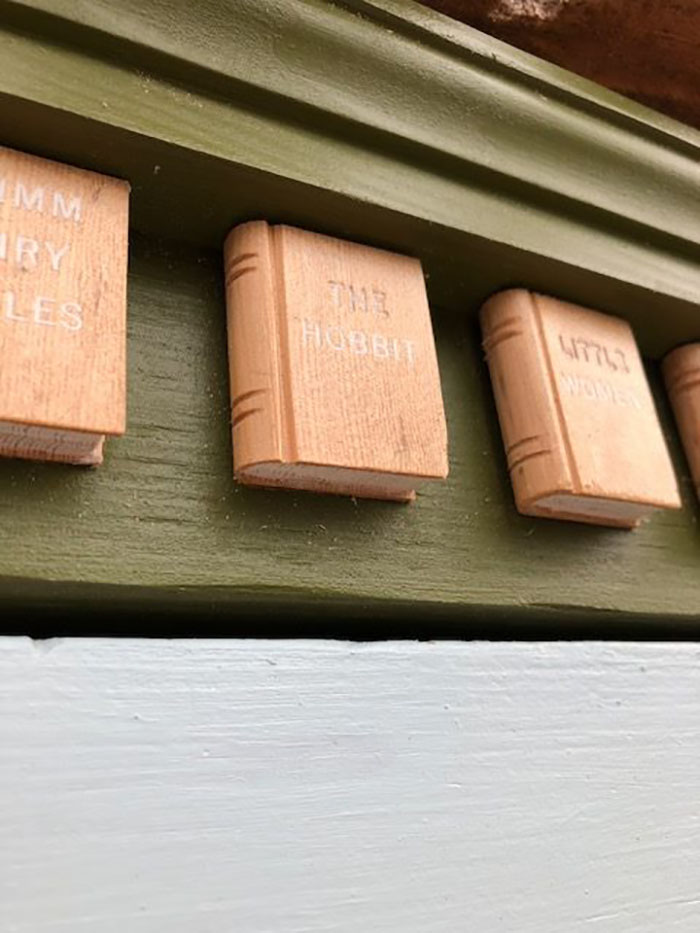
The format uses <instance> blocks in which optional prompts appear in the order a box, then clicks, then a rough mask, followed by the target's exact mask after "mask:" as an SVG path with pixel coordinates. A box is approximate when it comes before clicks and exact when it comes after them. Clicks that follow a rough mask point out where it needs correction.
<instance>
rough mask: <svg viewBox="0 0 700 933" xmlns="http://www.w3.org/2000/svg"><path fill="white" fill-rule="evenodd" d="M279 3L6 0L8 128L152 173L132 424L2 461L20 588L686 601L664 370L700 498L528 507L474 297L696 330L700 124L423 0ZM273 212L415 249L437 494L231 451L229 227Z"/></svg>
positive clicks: (688, 332)
mask: <svg viewBox="0 0 700 933" xmlns="http://www.w3.org/2000/svg"><path fill="white" fill-rule="evenodd" d="M256 10H257V13H256ZM224 11H225V13H226V16H227V17H228V18H227V19H225V20H222V16H223V15H224ZM265 12H266V17H264V22H263V21H261V19H260V4H257V5H256V4H253V3H252V2H248V0H245V2H241V3H240V4H235V5H231V4H224V3H221V2H217V0H206V2H205V0H203V2H202V3H200V4H196V5H195V4H184V3H180V2H178V0H168V2H165V0H159V2H157V3H156V2H150V3H147V4H146V3H135V2H134V3H131V2H126V0H125V2H123V3H121V4H120V10H119V14H120V15H119V16H118V17H115V15H114V11H113V10H112V6H111V5H110V4H107V3H103V2H99V0H98V2H94V3H90V4H72V3H67V2H62V0H41V2H40V0H36V2H9V0H0V53H1V54H2V60H3V68H2V69H1V70H0V121H2V122H0V142H1V143H4V144H7V145H14V146H16V147H18V148H25V149H27V150H28V151H32V152H36V153H38V154H40V155H47V156H52V157H55V158H61V159H64V160H66V161H71V162H74V163H75V164H79V165H84V166H85V167H88V168H94V169H97V170H101V171H107V172H111V173H114V174H117V175H121V176H123V177H127V178H129V180H130V181H131V182H132V185H133V195H132V222H133V227H134V232H133V236H132V245H131V258H130V270H131V271H130V280H129V424H128V433H127V435H126V436H125V437H124V438H121V439H118V440H113V441H110V442H109V444H108V448H107V456H106V461H105V464H104V466H103V467H102V468H100V469H98V470H95V471H89V470H81V469H75V468H69V467H61V466H55V465H50V466H49V465H40V464H32V463H25V462H20V461H4V462H1V463H0V515H1V517H0V522H1V523H2V527H3V529H4V547H3V550H2V558H1V563H0V572H1V574H2V578H1V581H0V599H1V600H2V601H3V602H4V604H5V606H9V605H10V604H11V603H17V604H18V603H20V602H22V601H26V600H27V599H30V600H34V601H35V602H36V603H37V604H38V603H41V602H42V600H43V601H44V602H46V601H49V602H50V603H51V604H52V605H53V606H54V607H60V606H63V607H64V608H70V607H71V606H78V605H83V606H85V605H88V606H92V608H93V610H95V611H96V612H98V613H99V611H100V608H101V606H106V605H110V604H115V605H120V606H125V607H142V608H154V607H157V608H159V609H161V610H169V609H172V610H176V609H177V608H178V607H183V606H185V607H192V608H200V609H201V608H205V609H208V610H209V612H210V613H211V614H212V615H214V614H222V613H223V614H224V616H226V615H229V616H231V617H232V618H233V617H234V616H235V614H236V611H237V610H242V608H243V607H245V608H251V607H254V608H255V607H257V608H258V610H259V611H261V612H271V613H274V612H277V611H280V610H281V609H283V608H287V609H288V608H290V607H299V608H303V609H304V610H305V611H308V612H310V613H314V612H317V613H319V614H325V615H327V614H328V612H329V610H332V611H335V612H341V611H343V612H352V611H353V610H357V611H358V612H367V611H371V612H373V613H376V614H384V615H386V616H387V617H389V616H391V614H392V613H394V614H395V615H396V614H399V613H403V612H405V611H406V610H407V609H408V608H412V609H414V610H415V609H416V608H417V609H419V610H424V611H426V612H432V613H434V614H436V615H442V616H443V617H445V618H447V617H450V618H453V619H454V620H456V622H457V624H458V623H459V620H460V619H467V618H471V619H475V618H476V617H477V616H478V615H486V616H490V617H493V618H497V617H498V618H510V619H519V620H524V621H525V622H527V620H528V619H530V618H534V617H535V616H536V615H537V616H542V615H543V614H544V615H545V616H547V617H549V618H550V619H552V618H553V619H555V620H560V622H561V626H562V630H564V629H563V627H564V626H565V625H566V623H567V620H569V619H572V618H587V619H589V620H590V619H593V620H599V621H597V622H595V624H597V625H598V631H599V633H601V634H604V632H605V626H606V625H607V624H608V623H610V622H611V621H612V622H613V623H614V624H615V625H618V626H619V624H620V622H621V620H622V621H623V622H624V620H628V621H629V622H630V625H633V624H635V622H634V620H647V621H648V620H652V622H653V620H656V623H657V624H658V625H659V626H661V625H668V626H675V627H676V630H680V628H682V627H685V628H686V629H689V630H693V628H694V627H695V626H697V623H698V622H699V621H700V573H699V572H698V571H699V567H700V533H699V531H698V525H697V519H698V506H697V504H696V503H695V502H694V500H693V498H692V495H691V491H690V483H689V479H688V475H687V468H686V465H685V463H684V460H683V457H682V455H681V454H680V452H679V448H678V442H677V438H676V435H675V431H674V429H673V427H672V424H671V421H670V418H669V415H668V410H667V405H666V401H665V398H664V396H663V393H662V392H660V391H659V392H658V402H659V407H660V411H661V413H662V418H663V422H664V426H665V429H666V433H667V436H668V439H669V444H670V446H671V449H672V452H673V455H674V458H675V461H676V465H677V471H678V475H679V477H680V481H681V487H682V492H683V495H684V508H683V510H682V511H680V512H678V513H668V514H665V515H658V516H656V517H654V518H653V519H652V520H651V521H650V522H649V523H648V524H646V525H645V526H644V527H642V528H640V529H639V530H637V531H635V532H632V533H625V532H619V531H612V530H605V529H597V528H592V527H586V526H580V525H574V524H569V523H557V522H548V521H544V520H541V521H534V520H531V519H527V518H524V517H522V516H519V515H518V514H517V513H516V512H515V510H514V507H513V503H512V497H511V492H510V487H509V483H508V478H507V473H506V468H505V461H504V457H503V453H502V446H501V442H500V438H499V434H498V427H497V422H496V416H495V410H494V407H493V402H492V398H491V392H490V388H489V385H488V378H487V373H486V370H485V367H484V363H483V360H482V355H481V351H480V348H479V335H478V329H477V325H476V318H475V312H476V310H477V308H478V306H479V304H480V302H481V301H482V300H483V298H484V297H486V296H487V295H488V294H489V293H490V292H492V291H494V290H495V289H497V288H503V287H506V286H509V285H518V284H522V285H527V286H529V287H532V288H538V289H541V290H545V291H549V292H550V293H553V294H558V295H561V296H562V297H565V298H569V299H572V300H575V301H579V302H581V303H584V304H590V305H592V306H594V307H598V308H601V309H603V310H609V311H614V312H616V313H619V314H623V315H624V316H626V317H628V318H629V319H630V320H631V321H632V322H633V324H634V326H635V328H636V330H637V333H638V335H639V337H640V340H641V342H642V345H643V348H644V350H645V351H646V352H647V353H648V354H649V356H650V357H658V356H659V355H660V354H661V353H663V352H664V351H665V350H666V349H667V348H668V347H669V346H671V345H673V344H674V343H675V342H677V341H678V340H681V339H689V338H691V337H696V336H699V335H700V327H699V326H698V322H699V321H700V316H699V310H698V305H697V294H698V289H700V264H699V263H698V239H699V238H700V237H699V231H700V224H699V221H700V194H699V192H700V183H699V182H698V169H697V165H698V159H697V155H698V152H699V151H700V149H699V147H698V137H697V135H696V134H693V133H692V131H690V130H687V129H686V128H683V127H680V126H679V125H677V124H674V123H673V122H672V121H668V120H664V119H663V118H661V117H657V116H655V115H653V114H652V113H651V112H650V111H645V110H644V108H640V107H637V106H636V105H634V104H631V103H629V102H627V101H625V100H624V99H623V98H619V97H616V96H615V95H611V94H608V93H607V92H605V91H601V90H600V89H597V88H595V86H594V85H591V84H588V83H587V82H583V81H580V80H579V79H575V78H573V77H571V76H568V75H566V73H565V72H563V71H561V70H559V69H555V68H552V67H551V66H547V65H544V64H543V63H538V62H537V60H536V59H533V58H531V57H529V56H524V55H520V53H516V52H514V51H513V50H510V49H508V47H507V46H504V45H502V44H501V43H497V42H492V40H489V39H487V38H486V37H483V36H479V34H478V33H474V32H473V31H471V30H468V29H464V28H462V27H460V26H458V25H457V24H449V21H447V20H444V19H443V18H441V17H439V16H437V15H433V14H432V13H430V12H429V11H425V10H422V9H420V8H416V7H414V6H413V5H412V4H410V3H397V2H391V0H381V2H380V0H376V2H371V3H370V2H364V0H363V2H360V0H358V2H346V3H343V4H330V3H322V2H320V0H319V2H316V0H309V2H303V0H289V2H286V3H272V2H271V3H269V4H266V5H265ZM222 22H225V24H226V29H222V28H221V25H222ZM290 49H296V52H295V53H294V55H293V56H292V58H290V54H291V53H290ZM348 49H351V50H352V56H353V57H352V59H351V61H350V65H353V64H354V67H350V66H349V65H348V61H346V57H344V56H347V55H348V54H349V52H348ZM234 51H235V52H236V54H235V55H234V54H233V52H234ZM338 62H340V63H341V64H342V67H341V64H337V63H338ZM334 66H335V67H334ZM360 66H361V67H360ZM324 79H325V81H324ZM378 88H379V89H380V90H381V89H387V90H386V92H385V93H384V95H383V96H382V94H381V93H378V91H377V89H378ZM460 114H464V122H462V121H461V118H460ZM527 141H529V145H530V149H529V150H528V151H526V150H525V149H524V146H525V143H526V142H527ZM557 166H558V168H557ZM255 216H265V217H268V218H269V219H271V220H275V221H279V220H283V221H287V222H290V223H296V224H298V225H301V226H307V227H310V228H311V229H317V230H321V231H324V232H328V233H333V234H336V235H340V236H347V237H352V238H355V239H360V240H362V241H364V242H368V243H370V244H375V245H380V246H386V247H389V248H393V249H397V250H402V251H405V252H409V253H412V254H414V255H418V256H420V258H421V259H422V260H423V262H424V266H425V269H426V272H427V273H428V276H429V278H428V286H429V293H430V298H431V305H432V308H433V319H434V326H435V331H436V338H437V342H438V352H439V358H440V368H441V377H442V380H443V389H444V394H445V401H446V407H447V417H448V427H449V437H450V460H451V464H450V478H449V480H448V481H447V482H446V483H444V484H437V485H434V486H430V487H427V488H425V489H424V491H423V492H422V494H421V495H419V497H418V499H417V501H416V503H415V504H413V505H411V506H397V505H395V504H389V503H377V502H368V501H353V500H350V499H343V498H335V497H323V496H311V495H304V494H296V493H285V492H273V491H269V492H268V491H264V490H251V489H245V488H242V487H240V486H237V485H236V484H235V483H234V482H233V481H232V479H231V448H230V438H229V430H228V391H227V383H226V378H227V377H226V359H225V352H226V351H225V312H224V301H223V292H222V281H221V278H222V277H221V268H220V267H221V260H220V244H221V239H222V237H223V235H224V234H225V233H226V232H227V230H228V229H229V228H230V226H232V225H233V224H234V223H236V222H238V221H240V220H242V219H247V218H250V217H255ZM176 241H179V242H176ZM657 370H658V366H657V364H656V362H653V361H650V374H651V376H652V380H653V382H654V384H655V385H656V388H657V390H658V372H657Z"/></svg>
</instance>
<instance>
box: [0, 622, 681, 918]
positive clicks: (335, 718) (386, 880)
mask: <svg viewBox="0 0 700 933" xmlns="http://www.w3.org/2000/svg"><path fill="white" fill-rule="evenodd" d="M699 671H700V649H699V647H698V646H697V645H691V644H677V645H654V644H645V645H638V644H618V645H613V644H607V645H606V644H595V643H591V644H576V643H570V644H567V643H559V644H511V643H494V644H487V643H462V644H460V643H439V644H415V643H406V642H395V643H379V644H369V645H359V644H347V643H341V642H318V641H317V642H306V641H278V642H262V641H173V642H167V641H136V640H121V641H120V640H101V641H97V640H67V641H63V642H49V643H48V644H42V643H37V644H33V643H32V642H30V641H28V640H25V639H4V640H0V710H1V716H0V755H1V756H2V757H1V759H0V814H1V815H0V838H1V839H2V848H1V850H0V930H2V931H3V933H49V931H50V933H53V931H56V933H59V931H60V933H68V931H70V933H85V931H91V933H92V931H99V933H127V931H128V933H161V931H163V933H204V931H217V933H218V931H226V933H228V931H231V933H267V931H284V933H299V931H309V933H317V931H324V933H331V931H333V933H350V931H352V933H385V931H391V933H418V931H420V933H448V931H449V933H455V931H460V933H461V931H470V933H471V931H474V933H506V931H507V933H555V931H556V933H568V931H574V933H577V931H595V933H601V931H605V933H608V931H609V933H621V931H630V933H669V931H673V933H681V931H683V933H686V931H687V933H697V931H698V930H700V673H699Z"/></svg>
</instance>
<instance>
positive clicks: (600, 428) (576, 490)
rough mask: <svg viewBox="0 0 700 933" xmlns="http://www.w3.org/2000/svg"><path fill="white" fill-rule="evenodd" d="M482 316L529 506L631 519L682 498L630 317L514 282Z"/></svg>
mask: <svg viewBox="0 0 700 933" xmlns="http://www.w3.org/2000/svg"><path fill="white" fill-rule="evenodd" d="M481 322H482V328H483V335H484V349H485V351H486V356H487V360H488V364H489V369H490V372H491V381H492V384H493V390H494V395H495V398H496V406H497V409H498V417H499V421H500V425H501V432H502V434H503V441H504V444H505V448H506V457H507V460H508V469H509V471H510V477H511V481H512V484H513V491H514V493H515V501H516V505H517V508H518V510H519V511H520V512H522V513H524V514H525V515H538V516H543V517H548V518H559V519H568V520H571V521H578V522H589V523H592V524H598V525H612V526H618V527H622V528H632V527H634V526H635V525H637V524H638V523H639V522H640V520H641V519H642V518H644V517H645V516H646V515H648V514H649V513H651V512H653V511H654V510H655V509H676V508H680V499H679V495H678V487H677V484H676V479H675V476H674V473H673V467H672V465H671V461H670V458H669V454H668V451H667V448H666V444H665V441H664V437H663V434H662V432H661V427H660V425H659V421H658V417H657V414H656V409H655V407H654V402H653V399H652V396H651V392H650V390H649V385H648V383H647V379H646V375H645V372H644V368H643V365H642V360H641V357H640V355H639V351H638V349H637V344H636V342H635V339H634V335H633V333H632V329H631V327H630V325H629V324H628V323H627V322H626V321H623V320H621V319H619V318H616V317H611V316H610V315H607V314H601V313H599V312H597V311H591V310H588V309H586V308H581V307H579V306H577V305H573V304H569V303H567V302H563V301H558V300H556V299H554V298H549V297H546V296H544V295H537V294H533V293H531V292H528V291H525V290H524V289H512V290H509V291H505V292H500V293H499V294H497V295H494V296H493V297H492V298H490V299H489V300H488V301H487V302H486V304H485V305H484V307H483V308H482V310H481Z"/></svg>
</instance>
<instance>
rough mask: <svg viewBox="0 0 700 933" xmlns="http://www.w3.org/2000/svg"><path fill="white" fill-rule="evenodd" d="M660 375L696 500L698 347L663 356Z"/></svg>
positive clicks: (699, 478) (699, 484) (699, 474)
mask: <svg viewBox="0 0 700 933" xmlns="http://www.w3.org/2000/svg"><path fill="white" fill-rule="evenodd" d="M663 374H664V381H665V383H666V391H667V392H668V396H669V399H670V400H671V406H672V408H673V414H674V415H675V418H676V423H677V425H678V431H679V433H680V436H681V441H682V442H683V449H684V450H685V455H686V458H687V460H688V464H689V466H690V473H691V476H692V477H693V484H694V486H695V491H696V493H697V495H698V497H700V343H690V344H686V345H685V346H682V347H676V349H675V350H672V351H671V352H670V353H667V354H666V356H665V357H664V362H663Z"/></svg>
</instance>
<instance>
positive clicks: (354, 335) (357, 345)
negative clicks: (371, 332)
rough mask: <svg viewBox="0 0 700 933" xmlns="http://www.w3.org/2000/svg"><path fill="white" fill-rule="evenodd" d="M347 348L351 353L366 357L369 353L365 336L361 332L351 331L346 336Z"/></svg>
mask: <svg viewBox="0 0 700 933" xmlns="http://www.w3.org/2000/svg"><path fill="white" fill-rule="evenodd" d="M348 346H349V347H350V350H351V351H352V352H353V353H357V354H358V355H359V356H366V355H367V353H368V352H369V347H368V345H367V334H366V333H365V332H364V331H363V330H351V331H350V333H349V334H348Z"/></svg>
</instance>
